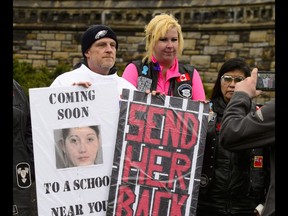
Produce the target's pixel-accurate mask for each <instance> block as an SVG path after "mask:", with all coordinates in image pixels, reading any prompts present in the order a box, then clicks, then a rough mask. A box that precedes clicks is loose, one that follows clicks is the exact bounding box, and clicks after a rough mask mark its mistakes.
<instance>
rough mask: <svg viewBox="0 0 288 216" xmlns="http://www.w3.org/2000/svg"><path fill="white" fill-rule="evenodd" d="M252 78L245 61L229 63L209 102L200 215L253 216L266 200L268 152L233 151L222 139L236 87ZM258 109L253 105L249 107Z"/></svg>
mask: <svg viewBox="0 0 288 216" xmlns="http://www.w3.org/2000/svg"><path fill="white" fill-rule="evenodd" d="M249 76H250V67H249V66H248V64H247V63H246V62H245V60H244V59H242V58H231V59H229V60H227V61H226V62H224V64H223V65H222V67H221V68H220V70H219V72H218V76H217V80H216V82H215V85H214V88H213V90H212V95H211V100H210V112H209V121H208V128H207V135H206V143H205V151H204V158H203V164H202V173H201V180H200V190H199V196H198V206H197V216H211V215H213V216H253V215H257V212H258V210H259V211H260V210H261V209H259V208H261V206H262V204H263V203H264V201H265V195H266V194H265V193H266V189H267V187H268V183H267V182H268V181H269V179H268V178H266V177H267V176H269V175H268V174H267V173H266V172H267V171H268V170H267V169H266V165H267V164H266V163H264V162H268V159H269V155H268V152H266V151H265V150H264V149H263V148H257V149H256V148H255V149H248V150H242V151H231V150H229V149H226V148H224V146H223V143H222V141H220V140H219V136H220V134H221V132H220V128H221V127H222V117H223V114H224V112H225V110H226V107H227V105H228V104H229V103H230V100H231V98H232V97H233V95H234V91H235V86H236V84H237V83H240V82H242V81H243V80H245V79H247V77H249ZM255 110H256V104H254V103H251V104H250V106H249V108H247V111H248V112H251V111H255ZM266 154H267V155H268V156H266Z"/></svg>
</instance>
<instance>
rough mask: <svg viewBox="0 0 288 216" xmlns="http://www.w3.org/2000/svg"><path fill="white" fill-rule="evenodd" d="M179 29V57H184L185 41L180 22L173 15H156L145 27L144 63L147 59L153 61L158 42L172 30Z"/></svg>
mask: <svg viewBox="0 0 288 216" xmlns="http://www.w3.org/2000/svg"><path fill="white" fill-rule="evenodd" d="M175 27H176V29H177V32H178V44H179V45H178V52H177V54H178V56H181V55H182V51H183V47H184V39H183V34H182V30H181V26H180V24H179V23H178V20H177V19H176V18H175V17H174V16H173V15H172V14H166V13H162V14H159V15H156V16H155V17H154V18H153V19H152V20H151V21H150V22H149V23H148V25H146V26H145V39H146V45H145V50H146V55H145V56H144V58H143V60H142V61H143V62H144V61H145V60H146V59H147V60H148V62H150V61H151V57H152V55H153V48H154V46H155V44H156V42H157V41H158V40H159V39H160V38H161V37H164V36H165V34H166V32H167V31H168V30H170V29H171V28H175Z"/></svg>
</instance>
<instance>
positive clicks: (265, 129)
mask: <svg viewBox="0 0 288 216" xmlns="http://www.w3.org/2000/svg"><path fill="white" fill-rule="evenodd" d="M251 103H252V101H251V99H250V98H249V96H248V95H247V94H246V93H244V92H235V93H234V95H233V97H232V99H231V101H230V102H229V105H228V106H227V109H226V111H225V112H226V113H225V118H223V124H222V129H221V137H220V139H221V140H222V143H223V146H224V147H225V148H227V149H229V150H231V151H235V152H237V151H239V150H242V149H250V148H256V147H258V148H259V147H263V146H267V147H269V148H270V170H271V174H270V185H269V190H268V193H267V196H266V201H265V205H264V209H263V211H262V214H261V215H262V216H272V215H275V115H276V114H275V99H274V100H271V101H269V102H268V103H267V104H265V105H264V106H262V107H261V109H259V110H258V111H257V112H256V113H255V112H250V111H249V108H250V106H251ZM264 159H265V158H264Z"/></svg>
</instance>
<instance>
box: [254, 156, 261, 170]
mask: <svg viewBox="0 0 288 216" xmlns="http://www.w3.org/2000/svg"><path fill="white" fill-rule="evenodd" d="M254 167H257V168H262V167H263V156H257V155H256V156H254Z"/></svg>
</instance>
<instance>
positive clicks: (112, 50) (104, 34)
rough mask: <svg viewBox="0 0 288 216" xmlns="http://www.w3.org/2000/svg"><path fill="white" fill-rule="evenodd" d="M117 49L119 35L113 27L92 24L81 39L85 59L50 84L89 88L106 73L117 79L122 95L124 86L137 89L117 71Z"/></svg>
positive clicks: (110, 77)
mask: <svg viewBox="0 0 288 216" xmlns="http://www.w3.org/2000/svg"><path fill="white" fill-rule="evenodd" d="M117 49H118V40H117V36H116V34H115V33H114V31H113V30H112V29H111V28H109V27H108V26H105V25H92V26H90V27H89V28H88V29H87V30H86V31H85V32H84V34H83V36H82V39H81V51H82V55H83V57H84V61H83V62H81V63H80V64H78V66H77V67H74V70H72V71H70V72H66V73H63V74H61V75H59V76H58V77H57V78H56V79H55V80H54V81H53V83H52V84H51V85H50V86H53V87H54V86H71V85H81V86H84V87H87V88H88V87H89V86H91V85H92V84H95V83H97V82H102V80H103V77H102V76H103V75H104V76H105V77H107V78H109V79H111V80H116V82H117V87H118V91H119V94H120V95H121V93H122V89H123V88H127V89H132V90H136V88H135V87H134V85H132V84H131V83H130V82H128V81H126V80H125V79H123V78H122V77H119V76H118V75H117V73H116V69H115V61H116V51H117ZM113 69H114V70H113ZM111 71H113V72H111ZM101 77H102V78H101ZM105 79H106V78H105Z"/></svg>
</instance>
